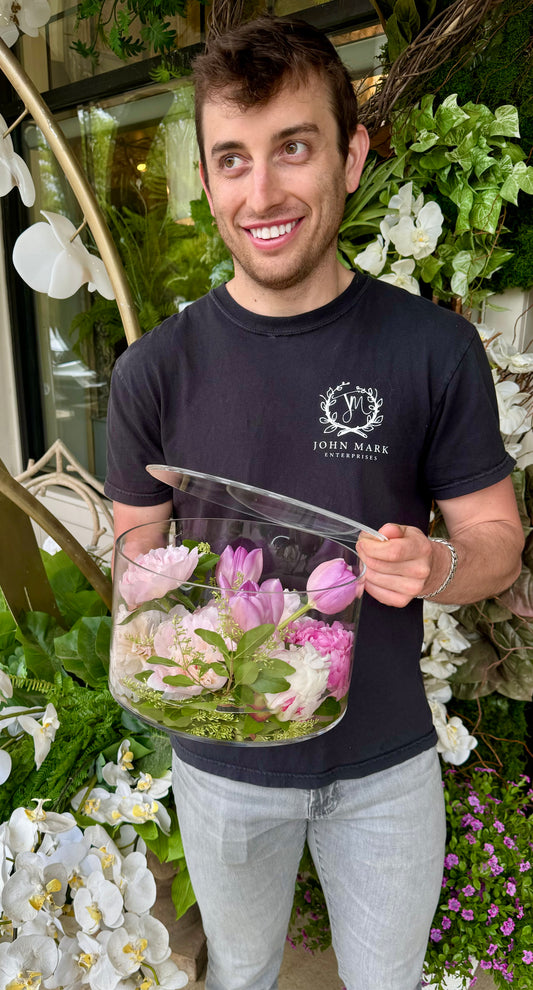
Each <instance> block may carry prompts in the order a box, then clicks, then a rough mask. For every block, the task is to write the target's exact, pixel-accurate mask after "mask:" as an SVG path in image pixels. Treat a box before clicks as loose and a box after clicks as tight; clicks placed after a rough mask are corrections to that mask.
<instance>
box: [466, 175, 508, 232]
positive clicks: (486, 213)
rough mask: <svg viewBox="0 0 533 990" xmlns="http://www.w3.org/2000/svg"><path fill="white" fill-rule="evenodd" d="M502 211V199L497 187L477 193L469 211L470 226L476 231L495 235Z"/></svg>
mask: <svg viewBox="0 0 533 990" xmlns="http://www.w3.org/2000/svg"><path fill="white" fill-rule="evenodd" d="M501 210H502V197H501V196H500V190H499V187H498V186H491V187H489V188H488V189H483V190H481V191H480V192H477V193H476V194H475V196H474V203H473V205H472V210H471V211H470V223H471V226H472V227H474V228H476V229H477V230H486V231H487V232H488V233H490V234H494V233H496V230H497V228H498V223H499V220H500V213H501Z"/></svg>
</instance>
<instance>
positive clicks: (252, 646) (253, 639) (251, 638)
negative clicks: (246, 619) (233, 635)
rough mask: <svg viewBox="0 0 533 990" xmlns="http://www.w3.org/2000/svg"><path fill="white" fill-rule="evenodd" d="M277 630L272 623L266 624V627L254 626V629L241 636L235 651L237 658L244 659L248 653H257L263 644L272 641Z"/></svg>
mask: <svg viewBox="0 0 533 990" xmlns="http://www.w3.org/2000/svg"><path fill="white" fill-rule="evenodd" d="M275 628H276V627H275V626H274V625H272V624H271V623H265V624H264V625H261V626H254V628H253V629H249V630H248V631H247V632H245V633H244V634H243V635H242V636H241V638H240V640H239V643H238V646H237V649H236V651H235V657H236V658H237V657H242V656H244V655H245V654H247V653H255V651H256V650H257V649H259V647H260V646H262V645H263V643H266V641H267V639H270V637H271V636H272V634H273V632H274V630H275Z"/></svg>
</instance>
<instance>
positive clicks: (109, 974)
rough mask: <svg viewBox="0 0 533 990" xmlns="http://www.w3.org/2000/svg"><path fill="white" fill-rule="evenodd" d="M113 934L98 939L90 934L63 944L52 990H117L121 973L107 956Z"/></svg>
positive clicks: (61, 944) (80, 933) (65, 940)
mask: <svg viewBox="0 0 533 990" xmlns="http://www.w3.org/2000/svg"><path fill="white" fill-rule="evenodd" d="M111 934H112V933H111V932H110V931H105V932H99V933H98V935H97V936H96V938H93V937H92V936H91V935H87V933H86V932H78V933H77V934H76V936H75V937H72V938H63V939H61V942H60V953H61V955H60V959H59V963H58V966H57V969H56V971H55V972H54V975H53V977H52V978H51V979H50V980H48V981H47V983H46V986H47V988H48V990H54V988H56V987H68V988H72V990H74V988H76V990H77V988H78V987H81V986H85V985H86V984H88V985H89V987H90V988H91V990H114V988H115V987H116V986H117V985H118V983H119V981H120V973H118V972H117V970H116V969H115V968H114V966H113V965H112V964H111V962H110V961H109V957H108V955H107V944H108V942H109V939H110V937H111Z"/></svg>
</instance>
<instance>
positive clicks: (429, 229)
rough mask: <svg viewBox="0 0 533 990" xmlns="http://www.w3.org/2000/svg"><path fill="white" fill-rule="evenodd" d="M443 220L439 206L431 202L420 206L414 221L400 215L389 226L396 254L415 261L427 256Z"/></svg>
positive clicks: (436, 239)
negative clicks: (393, 223)
mask: <svg viewBox="0 0 533 990" xmlns="http://www.w3.org/2000/svg"><path fill="white" fill-rule="evenodd" d="M443 220H444V217H443V215H442V210H441V208H440V206H439V205H438V203H433V202H429V203H426V204H425V206H423V207H422V209H421V210H420V211H419V213H418V216H417V218H416V220H415V221H413V220H412V218H411V217H407V216H401V217H400V219H399V221H398V223H397V224H395V225H394V227H390V239H391V241H392V243H393V244H394V247H395V248H396V250H397V252H398V254H400V255H402V256H403V257H404V258H410V257H413V258H416V260H417V261H420V260H421V259H422V258H427V257H428V255H430V254H432V253H433V251H434V250H435V248H436V246H437V242H438V239H439V237H440V235H441V233H442V224H443Z"/></svg>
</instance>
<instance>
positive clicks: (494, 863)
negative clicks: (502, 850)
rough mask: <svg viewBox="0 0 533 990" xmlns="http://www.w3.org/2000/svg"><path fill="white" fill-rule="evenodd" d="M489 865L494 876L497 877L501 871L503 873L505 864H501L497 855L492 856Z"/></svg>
mask: <svg viewBox="0 0 533 990" xmlns="http://www.w3.org/2000/svg"><path fill="white" fill-rule="evenodd" d="M487 866H490V872H491V873H492V876H493V877H497V876H498V875H499V874H500V873H503V866H500V861H499V859H498V857H497V856H491V857H490V859H489V861H488V863H487Z"/></svg>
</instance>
